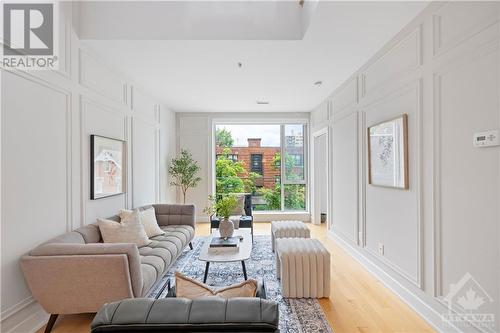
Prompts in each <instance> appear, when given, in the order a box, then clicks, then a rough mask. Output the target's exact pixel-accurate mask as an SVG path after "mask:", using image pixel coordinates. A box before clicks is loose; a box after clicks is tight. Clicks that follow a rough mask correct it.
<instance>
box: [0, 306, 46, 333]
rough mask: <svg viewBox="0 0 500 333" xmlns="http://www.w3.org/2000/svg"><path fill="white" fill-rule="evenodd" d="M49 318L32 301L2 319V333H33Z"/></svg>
mask: <svg viewBox="0 0 500 333" xmlns="http://www.w3.org/2000/svg"><path fill="white" fill-rule="evenodd" d="M48 318H49V315H48V314H47V312H45V311H44V310H43V309H42V307H41V306H40V304H38V303H37V302H35V301H32V302H31V303H30V304H28V305H26V306H24V307H23V308H21V309H19V310H18V311H16V312H14V313H12V314H11V315H9V316H8V317H6V318H2V322H1V331H2V333H35V332H36V331H38V330H39V329H40V328H41V327H43V326H44V325H45V324H46V323H47V320H48Z"/></svg>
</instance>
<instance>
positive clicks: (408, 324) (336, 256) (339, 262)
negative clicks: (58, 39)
mask: <svg viewBox="0 0 500 333" xmlns="http://www.w3.org/2000/svg"><path fill="white" fill-rule="evenodd" d="M308 226H309V228H310V229H311V237H313V238H317V239H319V240H320V241H321V242H322V243H323V244H324V245H325V247H326V248H327V249H328V250H329V251H330V253H331V254H332V267H331V276H332V279H331V283H332V286H331V294H330V298H329V299H320V301H319V302H320V304H321V307H322V308H323V311H324V312H325V314H326V316H327V318H328V322H329V323H330V326H331V327H332V328H333V331H334V332H335V333H342V332H346V333H351V332H361V333H368V332H383V333H390V332H394V333H396V332H401V333H403V332H405V333H424V332H434V330H433V329H432V328H431V327H430V326H429V325H428V324H427V323H426V322H425V321H424V320H423V319H422V318H420V317H419V316H418V315H417V314H416V313H415V312H414V311H413V310H411V309H410V308H409V307H408V306H407V305H406V304H405V303H403V302H402V301H401V300H400V299H399V298H398V297H397V296H396V295H394V294H393V293H392V292H391V291H389V290H388V289H387V288H385V287H384V286H383V285H382V284H381V283H380V282H379V281H377V279H375V278H374V277H373V276H372V275H371V274H370V273H368V272H367V271H366V270H365V269H364V268H363V267H362V266H361V265H360V264H359V263H358V262H356V261H355V260H354V259H352V258H351V257H350V256H349V255H348V254H347V253H346V252H345V251H344V250H343V249H342V248H340V247H339V246H338V245H337V244H335V242H333V241H332V240H331V239H329V238H328V237H327V235H326V226H325V225H324V224H323V225H321V226H316V225H308ZM270 232H271V224H270V223H256V225H255V233H256V234H268V235H269V234H270ZM196 234H197V235H199V236H203V235H208V234H209V224H208V223H207V224H199V225H198V228H197V230H196ZM92 318H93V315H91V314H82V315H71V316H62V317H61V318H60V319H59V320H58V321H57V322H56V324H55V326H54V329H53V330H52V332H53V333H84V332H89V324H90V322H91V321H92ZM38 332H39V333H42V332H43V329H40V330H39V331H38ZM283 333H285V332H283Z"/></svg>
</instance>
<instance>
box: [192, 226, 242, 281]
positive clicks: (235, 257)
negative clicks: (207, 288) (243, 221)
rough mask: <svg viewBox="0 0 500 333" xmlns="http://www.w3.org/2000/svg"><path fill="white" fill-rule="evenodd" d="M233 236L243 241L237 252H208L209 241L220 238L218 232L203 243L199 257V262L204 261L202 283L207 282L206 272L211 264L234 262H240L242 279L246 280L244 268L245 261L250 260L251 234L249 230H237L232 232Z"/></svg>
mask: <svg viewBox="0 0 500 333" xmlns="http://www.w3.org/2000/svg"><path fill="white" fill-rule="evenodd" d="M233 236H242V237H243V240H242V241H241V242H240V247H239V250H238V252H221V253H213V252H208V249H209V247H210V240H211V239H212V238H213V237H220V234H219V231H218V230H217V231H214V232H213V233H212V235H211V237H210V238H209V239H207V240H206V241H205V243H204V244H203V247H202V248H201V252H200V257H199V259H200V260H201V261H206V263H207V264H206V266H205V275H204V277H203V282H204V283H205V282H207V277H208V270H209V268H210V263H211V262H235V261H241V267H242V269H243V277H244V278H245V280H247V269H246V267H245V260H248V259H250V255H251V253H252V234H251V233H250V231H249V230H242V229H238V230H235V231H234V234H233Z"/></svg>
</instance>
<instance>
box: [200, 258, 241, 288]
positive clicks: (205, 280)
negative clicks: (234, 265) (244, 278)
mask: <svg viewBox="0 0 500 333" xmlns="http://www.w3.org/2000/svg"><path fill="white" fill-rule="evenodd" d="M209 268H210V261H207V265H206V266H205V276H204V277H203V283H206V282H207V277H208V269H209ZM245 275H246V273H245Z"/></svg>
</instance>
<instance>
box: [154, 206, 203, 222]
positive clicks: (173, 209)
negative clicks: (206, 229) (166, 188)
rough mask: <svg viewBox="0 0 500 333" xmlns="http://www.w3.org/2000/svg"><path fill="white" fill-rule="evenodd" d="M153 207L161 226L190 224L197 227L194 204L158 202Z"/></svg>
mask: <svg viewBox="0 0 500 333" xmlns="http://www.w3.org/2000/svg"><path fill="white" fill-rule="evenodd" d="M153 207H154V209H155V213H156V219H157V221H158V224H159V225H160V226H168V225H190V226H192V227H193V228H196V224H195V216H196V213H195V212H196V208H195V206H194V205H178V204H156V205H153Z"/></svg>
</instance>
